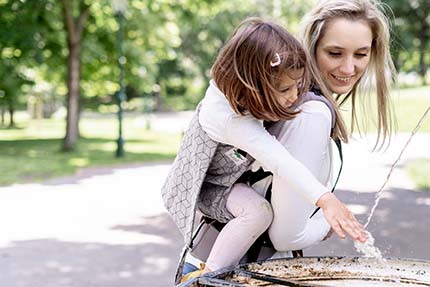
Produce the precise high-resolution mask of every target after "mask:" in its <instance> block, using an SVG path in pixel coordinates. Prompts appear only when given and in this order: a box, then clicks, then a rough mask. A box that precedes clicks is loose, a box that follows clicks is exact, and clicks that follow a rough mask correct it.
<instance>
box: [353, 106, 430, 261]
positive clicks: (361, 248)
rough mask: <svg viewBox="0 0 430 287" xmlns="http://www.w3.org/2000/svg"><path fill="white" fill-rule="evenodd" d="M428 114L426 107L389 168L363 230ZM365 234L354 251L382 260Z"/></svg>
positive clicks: (356, 244) (372, 240)
mask: <svg viewBox="0 0 430 287" xmlns="http://www.w3.org/2000/svg"><path fill="white" fill-rule="evenodd" d="M429 112H430V107H428V108H427V110H426V112H425V113H424V114H423V115H422V116H421V118H420V120H419V121H418V124H417V125H416V126H415V128H414V130H413V131H412V132H411V135H410V137H409V139H408V141H407V142H406V144H405V146H404V147H403V149H402V150H401V152H400V154H399V156H398V157H397V159H396V161H395V162H394V163H393V165H392V166H391V168H390V171H389V173H388V175H387V178H386V179H385V182H384V183H383V184H382V186H381V188H380V189H379V190H378V192H377V193H376V196H375V203H374V204H373V206H372V209H371V211H370V214H369V216H368V217H367V221H366V224H365V225H364V228H367V226H368V225H369V223H370V220H371V219H372V217H373V214H374V213H375V210H376V207H377V206H378V204H379V201H380V200H381V195H382V191H383V190H384V188H385V185H386V184H387V182H388V180H389V179H390V177H391V174H392V172H393V170H394V168H395V167H396V165H397V164H398V162H399V161H400V158H401V157H402V155H403V152H404V151H405V150H406V147H407V146H408V145H409V143H410V142H411V139H412V137H413V136H414V135H415V134H416V133H417V131H418V130H419V129H420V127H421V125H422V123H423V122H424V119H425V118H426V117H427V116H428V114H429ZM367 233H368V235H369V239H368V240H367V241H366V242H365V243H361V242H359V241H355V242H354V247H355V249H356V250H357V251H358V252H360V253H363V254H364V256H365V257H373V258H376V259H380V260H382V255H381V251H380V250H379V249H378V248H377V247H375V246H374V243H375V239H374V238H373V236H372V234H370V232H367Z"/></svg>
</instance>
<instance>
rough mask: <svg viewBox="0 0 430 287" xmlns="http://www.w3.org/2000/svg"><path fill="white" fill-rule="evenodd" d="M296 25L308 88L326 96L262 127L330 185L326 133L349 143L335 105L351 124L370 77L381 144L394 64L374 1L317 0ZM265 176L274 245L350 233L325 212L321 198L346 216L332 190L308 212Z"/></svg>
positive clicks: (286, 247) (387, 128)
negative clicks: (305, 54)
mask: <svg viewBox="0 0 430 287" xmlns="http://www.w3.org/2000/svg"><path fill="white" fill-rule="evenodd" d="M303 27H304V28H303V43H304V46H305V48H306V49H308V51H309V54H310V62H311V68H312V77H313V89H312V91H313V94H314V95H317V96H319V97H320V98H324V99H326V100H324V101H321V100H314V99H315V97H314V98H312V99H311V100H309V99H308V100H307V101H305V102H304V103H303V102H302V103H300V102H299V106H298V109H299V110H301V113H299V114H298V115H297V116H296V117H295V118H294V119H292V120H289V121H278V122H277V123H275V124H273V125H272V126H271V127H270V129H269V131H270V132H271V133H272V134H273V135H276V137H277V139H278V140H279V141H280V142H281V143H282V144H283V145H284V146H285V147H286V149H287V150H288V151H289V152H290V154H291V155H293V157H295V158H296V159H297V160H298V161H300V162H301V163H302V164H303V165H304V166H305V167H307V168H308V170H309V171H311V173H312V174H313V175H314V176H315V177H316V178H317V179H318V180H319V181H320V182H321V183H322V184H323V185H325V186H327V187H328V188H330V187H331V178H332V160H331V157H332V155H331V144H330V138H334V139H336V138H338V139H341V140H343V141H344V142H348V132H347V130H346V127H345V124H344V122H343V120H342V117H341V115H340V113H339V111H338V107H339V106H340V105H342V104H343V103H345V102H346V101H347V100H348V99H351V101H352V118H353V125H352V129H353V128H354V126H356V125H357V119H356V112H355V110H356V102H357V97H358V94H360V95H363V96H368V95H369V91H371V89H370V88H371V86H372V84H376V100H377V107H378V110H377V112H378V113H377V115H378V121H377V123H378V140H377V144H381V145H382V144H383V143H385V141H386V139H388V137H389V135H390V133H391V126H392V125H391V122H392V121H391V113H390V109H389V94H388V89H389V82H390V81H389V79H388V78H389V76H390V75H392V76H393V75H395V71H394V68H393V65H392V60H391V57H390V54H389V29H388V21H387V18H386V17H385V16H384V13H383V12H382V10H381V9H380V4H379V3H378V2H376V1H372V0H323V1H320V2H319V3H318V4H317V5H316V6H315V7H314V9H313V10H312V11H311V12H310V13H309V14H308V15H307V16H306V17H305V20H304V24H303ZM359 91H360V93H358V92H359ZM333 95H336V97H335V99H334V98H333ZM207 125H210V123H207ZM209 128H210V127H209ZM215 136H216V135H215ZM268 152H270V151H268ZM272 183H273V187H272V198H271V204H272V210H273V221H272V224H271V226H270V227H269V230H268V232H269V237H270V239H271V241H272V243H273V246H274V248H275V250H276V251H280V252H282V251H290V250H297V249H302V248H306V247H309V246H310V245H313V244H316V243H318V242H320V241H321V240H323V239H324V238H325V237H326V235H327V234H328V232H329V230H330V226H332V228H333V230H334V231H335V232H336V233H337V235H338V236H340V237H341V238H345V237H346V233H349V234H350V235H351V232H348V231H350V230H353V229H354V228H353V227H351V226H349V224H348V223H346V222H345V219H340V218H339V217H338V216H337V215H336V214H334V213H331V212H327V211H325V210H327V209H325V208H324V206H325V205H326V204H331V205H333V203H334V202H336V203H337V204H338V208H339V209H342V210H345V213H344V214H349V216H350V217H351V218H352V217H353V215H352V213H350V212H349V211H348V210H347V208H346V207H345V205H343V204H342V203H341V202H339V201H338V200H337V198H336V196H335V195H334V194H332V193H325V194H323V195H322V196H321V197H320V198H319V199H318V201H317V204H316V205H317V206H320V207H322V211H319V212H318V213H316V214H315V216H313V217H312V218H310V215H311V214H312V213H313V211H314V210H315V204H312V203H310V202H309V200H307V199H306V198H304V197H303V195H302V194H301V193H300V192H297V191H296V190H294V188H292V186H291V184H290V183H289V182H286V181H285V180H284V179H282V178H280V177H279V176H277V175H276V173H275V174H274V176H273V182H272Z"/></svg>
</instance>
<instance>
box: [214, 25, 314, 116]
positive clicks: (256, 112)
mask: <svg viewBox="0 0 430 287" xmlns="http://www.w3.org/2000/svg"><path fill="white" fill-rule="evenodd" d="M300 69H303V74H302V76H301V79H297V80H298V81H301V84H300V86H299V90H298V96H299V95H301V94H302V93H303V92H304V91H305V90H306V89H307V87H308V82H309V80H308V75H309V72H308V70H309V69H308V66H307V55H306V52H305V50H304V49H303V48H302V46H301V44H300V42H299V41H297V40H296V39H295V38H294V37H293V36H292V35H291V34H290V33H288V32H287V31H286V30H285V29H284V28H282V27H281V26H279V25H277V24H275V23H273V22H269V21H266V20H262V19H260V18H248V19H245V20H244V21H243V22H242V23H241V24H239V26H238V27H236V29H235V30H234V32H233V34H232V35H231V37H230V39H229V41H228V42H227V43H226V44H225V46H224V47H223V49H222V50H221V52H220V54H219V55H218V57H217V59H216V61H215V63H214V65H213V67H212V71H211V73H212V78H213V79H214V81H215V83H216V84H217V86H218V88H219V89H220V90H221V91H222V92H223V93H224V94H225V96H226V97H227V100H228V101H229V103H230V105H231V107H232V108H233V110H234V111H235V112H236V113H238V114H242V115H243V114H245V112H250V113H251V114H252V115H253V116H254V117H255V118H257V119H260V120H267V121H274V120H279V119H283V120H289V119H292V118H294V116H295V115H297V113H298V112H297V111H296V112H295V111H293V110H292V109H291V108H288V107H286V106H285V105H283V104H282V103H283V101H282V99H281V97H282V94H281V92H280V91H279V81H280V79H281V78H282V76H283V75H285V73H287V75H289V76H290V77H292V75H290V74H289V72H291V71H293V70H300Z"/></svg>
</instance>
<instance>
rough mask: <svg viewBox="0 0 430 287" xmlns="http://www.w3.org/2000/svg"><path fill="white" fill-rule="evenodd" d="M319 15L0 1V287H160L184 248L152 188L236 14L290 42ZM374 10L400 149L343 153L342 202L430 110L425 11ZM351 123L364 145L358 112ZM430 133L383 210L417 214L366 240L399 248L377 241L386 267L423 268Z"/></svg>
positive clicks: (185, 1)
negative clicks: (274, 28)
mask: <svg viewBox="0 0 430 287" xmlns="http://www.w3.org/2000/svg"><path fill="white" fill-rule="evenodd" d="M315 2H316V1H315V0H270V1H268V0H264V1H263V0H249V1H239V0H228V1H227V0H128V1H127V0H112V1H108V0H98V1H91V0H37V1H36V0H0V218H2V219H1V220H0V234H1V235H0V247H1V248H0V285H1V286H31V287H38V286H41V287H42V286H43V287H47V286H56V287H58V286H104V287H109V286H169V284H170V283H166V282H172V278H173V277H172V276H173V272H174V269H175V265H176V260H177V256H178V253H179V251H180V248H181V246H182V239H181V236H180V235H179V233H178V232H177V230H176V228H175V227H174V225H173V223H172V222H171V220H170V218H169V217H168V215H167V214H166V213H165V211H164V208H163V206H162V203H161V200H160V198H159V188H160V186H161V183H162V182H163V180H164V177H165V175H166V173H167V171H168V168H169V164H170V162H171V161H172V160H173V158H174V157H175V155H176V151H177V149H178V147H179V143H180V140H181V136H182V133H183V131H184V129H185V128H186V126H187V122H188V120H189V119H190V116H191V115H192V111H193V109H194V108H195V106H196V104H197V103H198V102H199V101H200V100H201V99H202V98H203V96H204V91H205V89H206V87H207V84H208V81H209V77H210V75H209V71H210V68H211V65H212V63H213V62H214V60H215V57H216V55H217V54H218V51H219V49H220V48H221V47H222V45H223V43H224V42H225V41H226V40H227V38H228V35H229V34H230V33H231V32H232V30H233V28H234V27H235V26H236V25H237V24H238V23H239V22H241V21H242V20H243V19H244V18H245V17H247V16H262V17H265V18H271V19H276V21H277V22H279V23H280V24H282V25H283V26H284V27H286V28H287V29H288V30H289V31H290V32H292V33H296V32H297V30H298V26H299V23H300V20H301V18H302V17H303V15H304V14H305V13H306V12H307V11H309V10H310V8H311V7H312V5H313V4H314V3H315ZM382 2H383V3H384V7H385V10H386V14H387V15H388V17H389V18H390V19H391V20H392V43H391V47H392V55H393V58H394V62H395V65H396V67H397V70H398V72H399V80H398V83H397V85H396V86H393V87H392V96H393V103H394V106H395V110H396V114H397V118H398V120H397V121H398V129H397V130H398V134H399V137H397V139H399V140H398V141H396V140H394V141H393V142H394V145H393V146H394V150H392V151H390V152H389V153H388V156H387V157H384V158H383V157H381V156H380V155H379V157H378V156H376V157H375V156H373V157H370V156H369V154H368V153H365V152H364V150H365V151H366V152H367V151H369V150H371V147H369V146H366V147H365V148H363V147H362V146H360V147H358V148H357V145H354V144H352V145H351V148H350V149H351V150H349V152H348V154H349V155H352V156H351V157H350V159H349V160H348V162H349V165H350V167H347V168H346V171H345V176H344V179H343V182H342V179H341V183H340V188H341V189H343V190H348V192H352V193H355V192H356V191H360V192H361V191H363V190H365V191H366V192H375V191H376V190H377V189H378V188H379V186H380V185H381V184H382V182H381V181H383V180H384V179H385V176H386V174H387V172H388V169H389V167H390V166H391V164H392V163H393V162H394V160H395V159H396V157H397V155H398V154H399V152H400V150H401V148H402V146H403V145H404V143H405V141H406V139H407V136H408V134H409V133H410V132H411V131H412V130H413V129H414V127H415V126H416V124H417V122H418V120H419V119H420V117H421V116H422V114H423V113H424V112H425V111H426V109H427V108H428V107H429V106H430V72H429V66H430V1H428V0H385V1H382ZM343 110H344V112H345V115H348V113H349V110H348V106H345V107H344V109H343ZM359 117H360V118H361V119H363V120H365V121H367V122H368V123H369V125H368V128H367V129H365V130H364V131H363V132H364V133H365V134H367V135H368V136H369V137H370V138H371V139H372V138H373V136H374V132H375V127H374V126H373V125H372V119H371V118H369V113H362V114H360V115H359ZM429 135H430V120H428V119H427V120H425V121H424V122H423V123H422V126H421V129H420V130H419V134H418V135H417V136H416V139H414V140H415V147H411V150H412V151H413V153H412V155H411V156H409V157H406V158H407V160H404V161H402V162H401V165H400V168H401V169H402V171H403V173H402V174H401V176H399V175H397V176H394V177H395V180H394V182H395V189H393V193H392V197H391V202H393V203H396V208H406V207H405V206H404V205H402V203H405V202H408V203H410V204H411V205H412V206H414V207H413V208H410V206H411V205H408V206H409V207H407V208H408V210H403V209H402V210H401V212H400V213H399V212H398V211H397V209H393V208H394V207H393V206H391V205H389V206H388V207H384V208H383V209H382V210H381V211H384V212H385V213H384V212H383V213H381V214H379V217H378V214H377V215H376V217H378V218H379V219H378V220H379V221H377V222H379V223H381V222H385V223H387V222H386V221H384V220H388V219H387V218H393V217H389V216H387V214H397V215H399V214H400V215H402V214H408V215H410V216H411V218H408V219H407V220H406V219H404V221H402V222H403V223H402V224H403V225H402V226H400V227H398V226H397V225H396V224H397V223H390V224H392V225H389V224H388V223H387V224H388V225H386V226H390V227H386V228H385V229H381V233H378V234H377V235H376V239H377V242H378V240H379V242H381V241H380V240H381V238H394V237H397V238H400V237H401V236H399V234H402V235H403V239H404V240H403V241H402V242H399V241H396V242H391V243H386V242H385V241H383V242H384V244H389V245H390V246H392V247H390V248H391V249H390V250H394V251H396V250H398V252H397V251H396V252H397V253H396V252H394V253H393V254H394V255H395V256H402V257H403V256H405V253H402V252H404V251H405V250H406V248H405V246H408V245H414V244H416V245H414V246H416V248H415V249H413V248H412V247H411V250H412V251H413V252H412V253H411V257H414V258H421V259H426V258H427V259H429V258H430V257H429V256H430V254H429V253H425V252H424V253H422V252H421V253H420V250H424V249H425V247H423V246H426V244H427V243H424V241H423V240H426V238H427V239H428V237H429V236H430V235H429V233H428V231H424V230H427V228H426V226H425V220H423V219H425V218H428V206H429V205H430V198H429V197H430V193H429V192H428V191H429V189H430V177H429V174H430V160H429V159H430V155H429V153H428V150H429V149H428V146H429V143H430V137H429ZM347 151H348V150H347ZM357 151H358V152H357ZM357 163H359V164H357ZM376 167H378V169H377V168H376ZM376 169H377V171H376ZM375 179H377V180H376V181H375ZM406 193H407V194H408V195H407V196H406V197H405V194H406ZM353 197H354V196H353ZM355 197H360V198H361V199H366V202H365V203H361V204H358V205H357V203H354V202H350V203H351V204H352V205H351V206H352V207H354V208H355V209H354V211H355V212H356V213H357V214H360V213H361V214H365V213H366V212H368V211H369V207H370V206H371V204H372V203H373V196H370V195H367V197H363V196H358V195H355ZM349 198H351V197H349ZM406 198H407V199H408V201H406ZM345 200H347V199H345ZM354 204H355V205H354ZM387 210H390V211H389V212H388V211H387ZM414 211H415V212H419V213H416V214H415V213H414ZM363 218H364V217H363ZM399 220H400V219H399ZM396 222H397V221H396ZM411 222H413V223H411ZM381 224H382V223H381ZM420 224H421V225H420ZM384 226H385V225H384ZM390 228H391V229H390ZM399 228H400V229H399ZM402 228H403V229H402ZM375 230H379V229H378V228H376V229H375ZM378 236H379V237H378ZM408 236H409V237H408ZM331 242H332V243H331V244H332V245H330V246H329V247H330V248H332V250H333V248H337V247H336V246H340V245H339V243H337V242H336V241H331ZM333 242H334V243H333ZM426 242H428V241H426ZM343 244H344V245H351V244H350V243H346V244H345V243H343ZM420 244H421V245H420ZM387 246H388V245H387ZM393 246H394V247H393ZM396 248H397V249H396ZM327 250H329V249H327ZM312 252H314V253H315V254H321V252H320V250H314V251H312ZM330 252H332V251H330ZM54 254H55V255H54ZM329 254H332V253H329ZM388 254H389V252H388ZM408 254H409V253H407V254H406V255H408ZM336 255H339V253H336ZM142 282H144V283H142Z"/></svg>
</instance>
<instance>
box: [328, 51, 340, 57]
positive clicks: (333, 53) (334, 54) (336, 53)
mask: <svg viewBox="0 0 430 287" xmlns="http://www.w3.org/2000/svg"><path fill="white" fill-rule="evenodd" d="M328 54H329V55H330V56H333V57H339V56H340V55H341V53H340V52H328Z"/></svg>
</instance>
